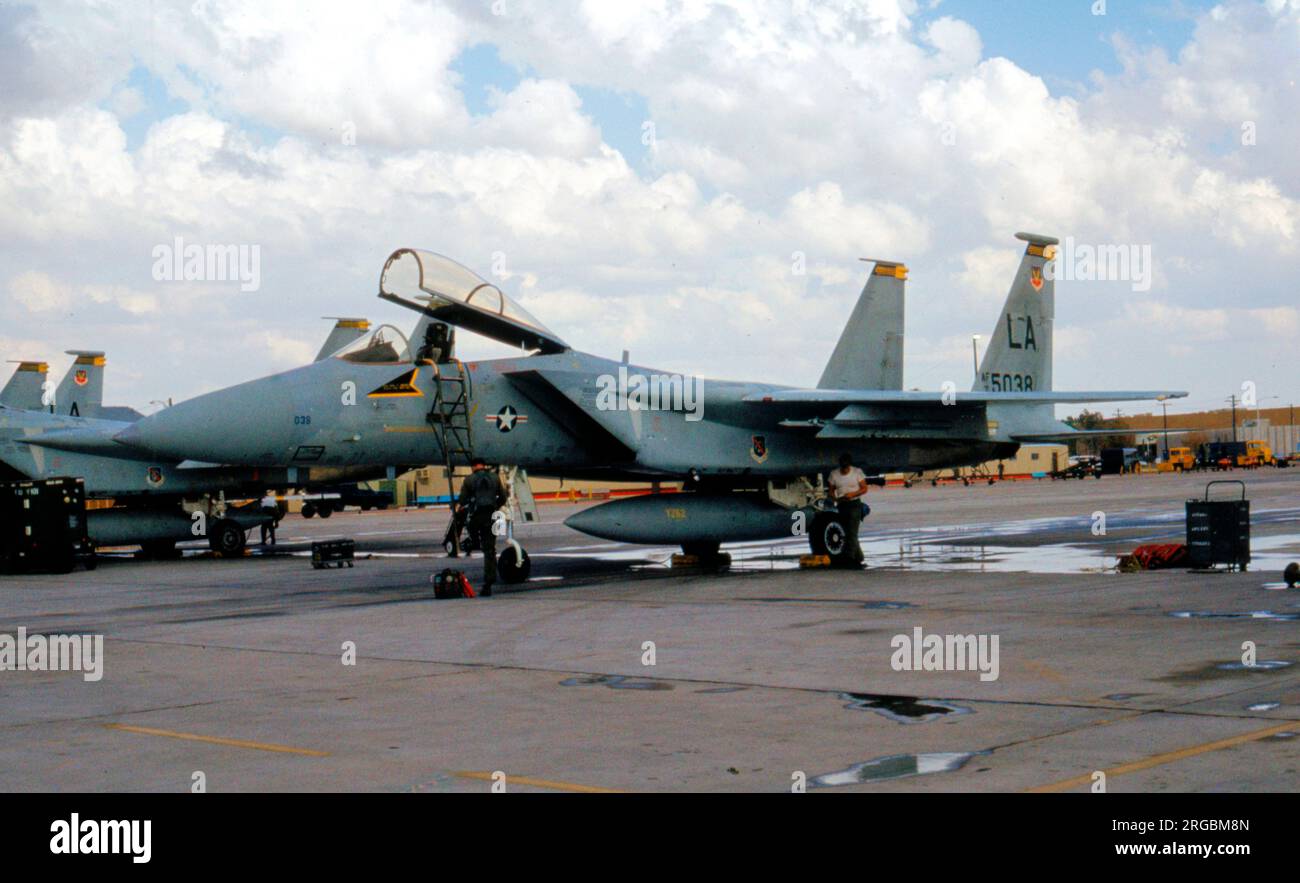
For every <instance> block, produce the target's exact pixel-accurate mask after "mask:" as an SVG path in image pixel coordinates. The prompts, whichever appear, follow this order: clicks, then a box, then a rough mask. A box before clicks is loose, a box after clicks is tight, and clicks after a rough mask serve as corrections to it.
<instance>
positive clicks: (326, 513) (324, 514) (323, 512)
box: [317, 503, 334, 518]
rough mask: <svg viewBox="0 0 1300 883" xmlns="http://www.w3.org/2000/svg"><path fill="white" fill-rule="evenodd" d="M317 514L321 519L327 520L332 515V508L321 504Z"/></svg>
mask: <svg viewBox="0 0 1300 883" xmlns="http://www.w3.org/2000/svg"><path fill="white" fill-rule="evenodd" d="M317 514H318V515H320V517H321V518H329V517H330V516H331V515H333V514H334V507H333V506H331V505H329V504H328V503H321V507H320V511H319V512H317Z"/></svg>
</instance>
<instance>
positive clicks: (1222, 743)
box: [1025, 721, 1300, 794]
mask: <svg viewBox="0 0 1300 883" xmlns="http://www.w3.org/2000/svg"><path fill="white" fill-rule="evenodd" d="M1297 730H1300V722H1297V721H1287V722H1286V723H1281V724H1278V725H1276V726H1272V727H1265V728H1264V729H1262V730H1254V731H1252V732H1249V733H1242V734H1241V735H1239V736H1229V737H1228V738H1226V739H1216V740H1215V741H1213V742H1203V743H1202V744H1200V745H1192V746H1189V747H1187V748H1179V749H1178V750H1177V751H1166V752H1165V753H1164V754H1153V755H1152V756H1151V757H1148V758H1145V759H1143V760H1135V761H1133V762H1132V763H1125V764H1121V765H1120V766H1117V767H1111V768H1110V769H1108V770H1102V772H1104V773H1105V774H1106V778H1107V779H1110V778H1112V777H1114V776H1122V775H1124V774H1125V773H1136V772H1139V771H1141V770H1149V769H1151V768H1152V767H1158V766H1163V765H1164V764H1167V763H1173V762H1174V761H1178V760H1186V759H1187V758H1189V757H1196V756H1197V755H1200V754H1208V753H1209V752H1211V751H1218V750H1220V749H1221V748H1231V747H1232V746H1234V745H1244V744H1245V743H1247V742H1256V741H1258V740H1260V739H1265V738H1267V737H1269V736H1272V735H1274V734H1275V733H1285V732H1287V731H1292V732H1294V731H1297ZM1091 784H1092V773H1088V774H1087V775H1083V776H1075V777H1074V778H1073V779H1066V780H1064V781H1062V782H1052V783H1051V784H1050V785H1038V786H1036V787H1033V788H1027V789H1025V790H1026V793H1029V794H1047V793H1049V792H1054V791H1068V790H1069V789H1071V788H1077V787H1079V786H1080V785H1091Z"/></svg>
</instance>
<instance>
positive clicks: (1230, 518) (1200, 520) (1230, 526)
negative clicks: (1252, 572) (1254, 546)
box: [1187, 481, 1250, 570]
mask: <svg viewBox="0 0 1300 883" xmlns="http://www.w3.org/2000/svg"><path fill="white" fill-rule="evenodd" d="M1216 484H1236V485H1240V486H1241V497H1240V498H1239V499H1235V500H1232V499H1229V500H1211V499H1210V488H1211V487H1213V486H1214V485H1216ZM1187 555H1188V559H1189V560H1188V563H1189V564H1190V565H1191V566H1192V568H1193V569H1197V570H1204V569H1208V568H1211V567H1214V566H1215V565H1218V564H1226V565H1228V569H1229V570H1245V569H1246V565H1247V564H1249V563H1250V500H1247V499H1246V483H1245V482H1243V481H1212V482H1210V483H1209V484H1207V485H1206V486H1205V497H1204V499H1196V500H1188V501H1187Z"/></svg>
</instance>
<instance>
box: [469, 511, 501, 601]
mask: <svg viewBox="0 0 1300 883" xmlns="http://www.w3.org/2000/svg"><path fill="white" fill-rule="evenodd" d="M469 533H470V536H472V537H473V538H474V541H475V542H476V543H478V547H479V549H480V550H481V551H482V552H483V585H484V586H490V585H492V584H493V583H495V582H496V581H497V535H496V534H494V533H493V532H492V513H490V512H489V513H488V517H487V518H471V519H470V520H469Z"/></svg>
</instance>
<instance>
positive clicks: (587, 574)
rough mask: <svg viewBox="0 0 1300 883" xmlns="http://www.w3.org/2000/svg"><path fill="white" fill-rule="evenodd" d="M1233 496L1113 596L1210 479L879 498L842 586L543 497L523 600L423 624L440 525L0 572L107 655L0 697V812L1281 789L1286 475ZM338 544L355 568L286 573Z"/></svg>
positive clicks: (290, 526)
mask: <svg viewBox="0 0 1300 883" xmlns="http://www.w3.org/2000/svg"><path fill="white" fill-rule="evenodd" d="M1245 478H1246V480H1247V482H1248V488H1249V496H1250V498H1251V500H1252V510H1253V512H1252V514H1253V516H1254V520H1253V531H1254V538H1253V544H1252V545H1253V551H1254V554H1255V560H1254V562H1253V563H1252V566H1251V569H1249V570H1248V571H1247V572H1245V573H1189V572H1187V571H1185V570H1168V571H1158V572H1150V573H1138V574H1125V573H1119V572H1117V571H1116V570H1115V569H1114V564H1115V561H1116V557H1117V556H1118V555H1119V554H1121V553H1124V552H1127V551H1130V550H1131V548H1132V546H1133V545H1135V544H1137V543H1138V542H1170V541H1177V540H1178V539H1179V538H1180V537H1181V534H1182V529H1183V525H1182V509H1183V502H1184V500H1186V499H1188V498H1190V497H1193V496H1199V491H1200V489H1201V488H1202V487H1203V483H1204V479H1201V478H1199V477H1194V476H1147V477H1133V478H1125V479H1117V478H1106V479H1104V480H1102V481H1100V482H1091V481H1089V482H1071V483H1068V484H1066V483H1052V482H1017V483H1008V484H1005V485H997V486H992V487H989V486H985V485H973V486H971V487H969V488H966V487H962V486H944V487H939V488H930V487H928V486H917V487H915V488H912V489H889V490H885V491H873V492H872V497H871V502H872V507H873V510H874V512H873V515H872V517H871V518H869V519H868V523H867V525H866V527H865V529H864V547H865V549H866V550H867V553H868V558H869V563H870V565H871V566H870V567H869V568H868V569H867V570H865V571H860V572H859V571H851V572H845V571H829V570H811V571H801V570H799V569H798V556H799V555H800V554H802V553H803V552H804V551H805V546H804V545H803V543H802V542H801V541H799V540H796V539H791V540H790V541H785V542H780V543H752V544H741V545H737V546H731V547H727V551H729V552H730V553H731V554H732V557H733V567H732V569H731V570H730V571H729V572H726V573H700V572H690V571H681V570H674V569H673V568H671V567H670V566H669V560H670V558H671V555H672V554H673V553H674V552H675V551H677V550H676V549H670V548H666V547H665V548H645V547H631V546H624V545H620V544H615V543H607V542H602V541H596V540H592V539H591V538H587V537H583V536H581V535H579V534H575V533H573V532H572V531H569V530H568V529H567V528H564V527H563V526H562V525H561V524H560V522H561V521H562V520H563V518H564V517H565V516H567V515H568V514H569V513H570V512H571V511H572V507H570V506H568V505H557V506H543V507H542V515H543V519H544V521H543V522H542V523H540V524H529V525H524V526H522V527H521V528H520V530H519V536H520V539H521V541H522V542H523V543H524V545H525V546H526V547H527V548H528V550H529V551H530V553H531V554H532V555H533V575H534V579H533V580H532V581H530V582H529V583H528V584H526V585H524V586H518V587H504V590H501V589H500V588H499V591H498V593H497V595H496V597H494V598H492V599H480V600H464V601H433V600H432V599H431V598H430V587H429V575H430V574H431V573H432V572H433V571H435V570H439V569H441V568H443V567H445V566H454V565H457V564H459V565H460V566H463V567H464V568H465V570H466V572H467V573H468V574H469V576H470V578H471V580H472V581H477V577H478V573H479V571H480V567H481V559H479V558H477V557H475V558H471V559H468V560H465V559H461V560H460V561H458V562H457V561H447V560H446V559H445V557H444V556H443V555H442V554H441V552H440V551H439V550H438V548H437V543H438V542H439V541H440V539H441V536H442V532H443V529H444V526H445V513H442V512H433V511H428V512H405V513H404V512H392V511H390V512H376V513H367V514H364V515H362V514H359V513H343V514H340V515H336V516H335V517H334V518H331V519H329V520H328V521H320V520H310V521H308V520H303V519H300V518H297V517H291V518H290V519H289V520H287V521H286V522H285V523H284V524H283V525H282V527H281V530H280V538H281V540H282V543H281V545H280V547H279V548H278V549H277V550H275V553H274V554H265V555H263V554H260V550H258V551H259V554H253V555H251V556H249V557H247V558H243V559H239V560H233V561H230V560H226V561H222V560H215V559H213V558H211V557H209V556H206V555H203V554H201V553H200V552H199V551H197V550H196V551H195V552H193V553H191V554H189V555H187V557H186V558H185V559H184V560H181V561H172V562H151V561H136V560H134V559H133V558H131V557H130V556H127V555H122V556H113V557H111V558H110V559H109V560H106V561H105V562H104V563H103V564H102V565H101V567H100V568H99V569H98V570H96V571H95V572H93V573H82V572H78V573H74V574H70V575H67V576H31V577H9V578H5V579H3V581H0V593H2V594H0V599H2V600H0V634H12V633H14V632H15V630H16V629H17V628H18V627H20V626H21V627H24V628H26V629H28V630H29V631H30V632H32V633H38V632H42V631H45V632H51V633H80V632H88V633H97V634H103V635H104V636H105V653H106V659H105V669H104V677H103V679H102V680H101V681H98V682H87V681H85V680H84V679H83V678H82V677H81V676H80V675H79V674H77V673H71V672H58V673H43V672H3V673H0V702H3V707H4V709H5V715H4V717H3V720H0V727H3V728H4V730H5V731H6V732H5V735H6V736H7V737H8V738H6V739H5V740H4V744H3V746H0V788H4V789H6V790H21V789H29V788H30V789H36V788H41V789H48V788H55V789H60V790H161V791H181V790H188V788H189V783H190V777H191V775H192V774H193V773H194V772H195V771H197V770H202V771H203V772H204V773H205V775H206V776H207V780H208V787H209V789H210V790H212V791H222V790H265V789H272V790H275V789H304V790H407V791H440V790H459V791H477V790H484V789H486V788H487V787H489V786H490V784H491V782H490V777H491V774H492V773H493V772H495V771H504V772H505V773H506V776H507V782H508V787H509V788H510V789H511V790H520V791H529V790H552V791H553V790H592V789H631V790H640V789H648V790H769V791H788V790H791V788H792V787H795V786H797V785H798V783H799V782H801V781H802V782H804V783H806V787H807V789H808V790H809V791H810V792H819V791H827V790H833V791H843V790H862V791H882V790H883V791H947V790H1067V791H1068V790H1075V791H1087V790H1088V789H1089V788H1090V787H1091V781H1092V780H1091V777H1092V775H1093V773H1094V772H1096V771H1099V770H1109V771H1111V774H1110V775H1109V776H1108V787H1109V789H1110V790H1112V791H1125V790H1132V791H1140V790H1215V791H1243V790H1296V789H1297V788H1300V772H1298V770H1300V740H1296V739H1295V738H1294V736H1295V734H1296V733H1297V732H1300V668H1298V667H1297V666H1295V665H1294V664H1293V663H1294V662H1295V661H1296V659H1297V658H1298V657H1300V634H1298V633H1297V629H1298V628H1300V625H1298V624H1297V619H1300V591H1298V590H1294V589H1287V588H1286V587H1285V584H1283V583H1281V582H1280V579H1281V569H1282V566H1283V565H1284V564H1285V562H1286V561H1288V560H1297V559H1300V509H1298V508H1297V507H1296V503H1297V501H1298V500H1300V493H1298V492H1300V470H1278V471H1273V470H1261V471H1259V472H1257V473H1250V474H1248V475H1246V476H1245ZM1098 511H1100V512H1104V513H1105V515H1106V527H1107V529H1106V533H1105V534H1104V535H1095V534H1094V533H1093V531H1092V527H1093V524H1094V523H1095V519H1094V513H1095V512H1098ZM335 536H350V537H353V538H354V539H356V541H357V547H358V555H359V560H358V561H357V564H356V567H355V568H354V569H351V570H330V571H314V570H312V569H311V568H310V566H309V564H308V563H307V561H305V560H304V557H303V556H304V555H305V553H306V552H307V549H308V547H309V544H310V541H311V540H312V539H322V538H327V537H335ZM915 629H921V630H922V631H923V632H924V633H925V634H926V635H934V636H938V637H939V638H940V639H942V638H944V637H948V638H952V637H954V636H956V637H958V638H960V637H962V636H974V635H985V636H987V635H996V636H998V637H999V638H1000V660H999V662H1000V665H999V675H998V677H997V679H996V680H993V681H983V680H981V679H980V676H979V673H978V672H976V671H974V670H973V669H972V668H971V667H970V666H969V665H967V666H965V667H964V668H963V667H958V666H953V665H947V666H946V667H941V668H939V669H936V670H924V669H922V668H917V669H915V670H900V669H897V668H896V667H895V665H894V664H893V663H894V660H895V652H896V651H895V644H894V642H895V640H896V639H897V638H899V637H900V636H909V635H912V634H913V633H914V630H915ZM940 643H942V641H941V642H940ZM349 646H351V647H352V648H354V652H355V664H345V659H346V658H347V656H348V650H347V648H348V647H349ZM954 646H956V647H957V649H960V641H958V642H956V644H955V645H954V642H952V641H949V642H948V644H947V645H945V646H944V647H942V648H940V649H941V650H942V651H943V652H947V653H949V655H950V656H951V651H952V650H953V647H954ZM1246 648H1250V649H1249V650H1248V649H1246ZM936 652H939V650H936ZM648 654H649V656H648ZM939 655H940V656H942V655H943V653H942V652H939ZM648 658H652V660H653V663H654V664H653V665H649V664H646V661H647V659H648ZM918 658H919V657H918ZM943 661H944V662H945V663H947V662H951V661H952V660H951V659H944V660H943ZM485 776H486V777H487V778H485Z"/></svg>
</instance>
